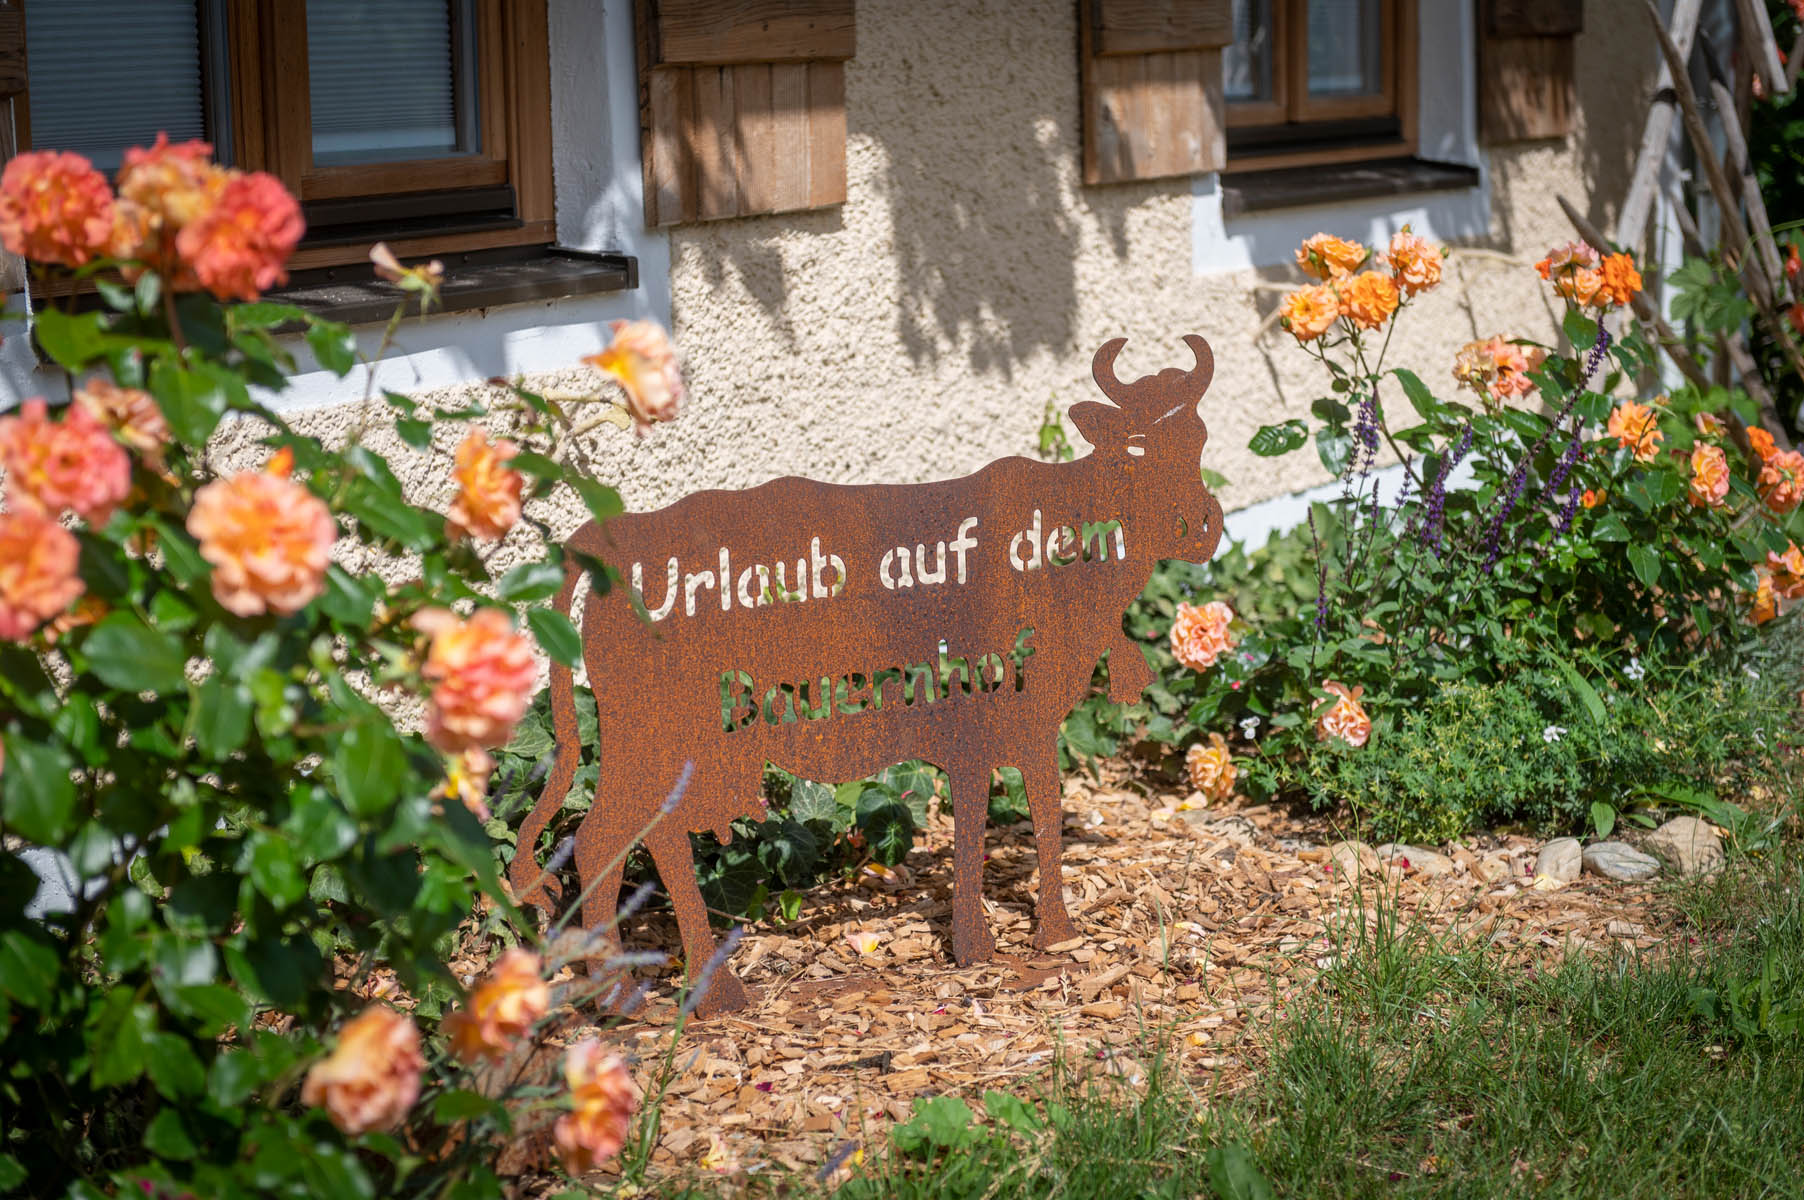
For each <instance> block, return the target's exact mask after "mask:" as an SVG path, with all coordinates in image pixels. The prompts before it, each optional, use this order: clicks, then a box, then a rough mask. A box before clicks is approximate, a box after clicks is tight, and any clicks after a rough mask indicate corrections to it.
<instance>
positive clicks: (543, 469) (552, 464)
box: [507, 450, 564, 479]
mask: <svg viewBox="0 0 1804 1200" xmlns="http://www.w3.org/2000/svg"><path fill="white" fill-rule="evenodd" d="M507 465H508V466H510V467H512V468H513V469H514V470H516V471H519V472H521V473H522V474H525V475H532V476H534V477H536V478H539V479H562V478H563V477H564V468H563V466H562V465H561V464H559V463H558V462H557V461H556V460H554V459H550V458H546V457H545V456H544V455H543V454H534V453H533V452H532V451H530V450H522V451H520V452H519V453H518V454H516V455H514V456H513V457H512V458H510V459H508V460H507Z"/></svg>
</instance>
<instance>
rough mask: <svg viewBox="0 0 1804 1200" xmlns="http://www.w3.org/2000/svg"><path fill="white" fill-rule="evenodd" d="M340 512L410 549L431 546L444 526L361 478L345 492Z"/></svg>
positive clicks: (374, 532)
mask: <svg viewBox="0 0 1804 1200" xmlns="http://www.w3.org/2000/svg"><path fill="white" fill-rule="evenodd" d="M344 509H345V511H346V512H348V513H350V514H351V515H352V516H353V517H356V518H357V519H358V520H359V521H360V522H362V523H363V525H364V527H365V528H367V529H368V530H369V531H370V532H371V533H373V534H375V535H376V536H377V537H384V538H394V539H395V540H396V541H398V542H400V543H401V544H402V545H404V546H406V547H407V548H408V549H410V550H424V549H426V548H428V547H430V546H432V545H434V544H435V543H436V542H437V541H438V532H437V531H438V530H440V529H442V528H443V524H444V523H443V521H440V520H436V519H434V518H430V517H428V515H427V514H426V513H423V512H421V511H420V510H419V509H417V508H415V507H413V506H412V505H411V504H405V503H401V502H399V501H397V500H396V499H395V498H394V497H393V496H389V495H386V494H384V493H383V491H382V489H381V488H379V487H377V486H376V485H375V484H373V483H371V482H370V481H369V480H367V479H363V478H361V477H360V478H358V479H356V480H354V481H352V483H351V486H350V487H349V488H347V489H345V499H344Z"/></svg>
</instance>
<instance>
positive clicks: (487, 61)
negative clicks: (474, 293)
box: [12, 0, 556, 270]
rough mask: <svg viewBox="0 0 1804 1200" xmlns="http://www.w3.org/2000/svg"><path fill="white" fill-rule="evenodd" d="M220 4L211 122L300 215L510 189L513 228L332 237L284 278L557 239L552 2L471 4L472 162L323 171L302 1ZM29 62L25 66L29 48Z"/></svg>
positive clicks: (309, 248)
mask: <svg viewBox="0 0 1804 1200" xmlns="http://www.w3.org/2000/svg"><path fill="white" fill-rule="evenodd" d="M27 2H32V3H54V2H55V0H12V4H13V6H15V7H18V8H20V9H23V7H24V5H25V3H27ZM206 2H207V0H197V3H206ZM223 3H224V9H225V11H224V18H225V29H224V41H225V46H224V47H223V52H224V54H225V56H226V59H227V62H228V89H227V92H228V94H227V95H226V96H225V97H222V98H218V100H219V101H220V102H221V107H220V108H219V109H217V110H214V112H215V113H216V114H217V115H216V117H215V121H214V123H215V125H216V126H217V125H218V124H219V123H220V122H223V125H224V127H225V128H227V129H229V130H230V131H231V138H232V141H231V146H230V150H231V162H232V164H233V165H234V166H237V167H240V168H242V169H245V170H257V171H267V172H269V173H270V174H272V175H275V176H276V177H277V178H279V179H281V180H282V182H283V184H284V185H286V186H287V188H288V190H289V191H290V192H292V193H293V194H294V196H295V198H296V199H298V200H299V201H301V203H302V204H303V205H306V204H308V203H310V202H318V201H343V200H354V199H357V198H361V197H394V196H407V195H412V194H421V193H428V192H440V193H443V192H455V191H458V190H464V189H471V190H474V189H478V188H483V187H489V188H496V187H501V186H506V187H511V188H512V190H513V199H514V205H513V216H512V218H510V219H508V220H506V221H505V222H500V223H497V224H496V225H495V226H494V227H493V228H484V229H479V230H471V231H465V232H461V233H425V234H420V235H415V236H393V237H388V238H383V237H381V236H379V235H377V234H373V233H372V235H371V236H367V237H364V236H359V237H356V238H354V239H341V240H333V239H330V237H329V236H328V237H327V238H324V239H321V240H320V241H316V242H313V243H312V244H310V243H309V241H308V240H305V239H303V241H302V242H301V245H300V248H299V249H298V250H296V252H295V253H294V255H293V257H292V258H291V259H290V260H289V268H290V269H291V270H306V269H308V268H313V267H328V266H342V265H346V264H350V263H358V262H365V261H367V260H368V256H369V250H370V247H371V246H373V245H374V244H375V243H376V242H377V241H384V240H386V241H387V242H388V243H389V245H390V246H391V247H392V248H393V249H394V251H395V253H396V254H398V255H401V256H403V257H405V256H408V255H420V254H454V253H459V252H463V251H470V250H484V249H492V248H496V247H506V246H528V245H541V244H547V245H548V244H550V243H552V242H554V241H555V240H556V220H555V217H556V210H555V195H554V191H553V180H552V161H551V159H552V143H551V41H550V29H549V16H548V13H547V0H474V8H475V20H476V30H475V34H476V55H475V60H476V61H475V69H476V73H477V106H478V114H477V122H478V128H479V129H480V130H481V142H480V145H481V149H480V150H479V151H478V152H476V153H474V154H467V155H458V156H455V157H449V158H421V159H407V160H399V161H394V162H387V163H358V164H348V165H329V166H315V165H314V163H313V161H312V158H313V138H312V119H311V104H312V100H311V96H310V94H309V91H308V72H307V51H306V46H307V27H306V0H223ZM25 53H26V58H27V62H28V63H29V58H30V53H31V47H30V45H29V44H27V45H26V47H25ZM209 86H210V84H209ZM15 100H16V103H15V104H14V113H15V122H16V129H17V133H18V149H19V150H20V151H24V150H29V149H31V148H32V147H31V122H30V108H31V99H30V88H29V84H28V86H27V87H26V89H25V90H24V91H22V92H21V93H19V95H18V96H17V97H15ZM213 101H214V98H212V97H211V96H210V97H209V102H210V103H212V102H213ZM310 234H311V231H310Z"/></svg>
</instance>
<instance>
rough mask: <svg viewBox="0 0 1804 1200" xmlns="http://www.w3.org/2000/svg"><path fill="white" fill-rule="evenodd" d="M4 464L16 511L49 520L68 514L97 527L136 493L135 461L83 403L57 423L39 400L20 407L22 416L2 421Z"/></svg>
mask: <svg viewBox="0 0 1804 1200" xmlns="http://www.w3.org/2000/svg"><path fill="white" fill-rule="evenodd" d="M0 466H4V467H5V468H6V497H7V499H8V500H10V501H12V503H13V505H14V506H15V507H17V508H20V509H24V510H26V511H28V512H36V513H42V514H43V515H45V516H48V517H55V516H59V515H61V514H62V513H63V511H64V510H68V511H70V512H73V513H75V514H76V515H77V516H79V517H81V518H82V519H83V520H84V521H86V522H87V523H88V524H90V525H93V526H96V527H99V526H101V525H104V524H106V521H107V518H108V517H110V516H112V515H113V510H114V509H115V508H117V507H119V504H120V502H121V501H122V500H124V499H125V497H126V494H127V493H128V492H130V491H131V485H132V463H131V459H130V458H129V457H127V455H126V453H125V450H124V449H123V448H122V447H121V446H120V445H119V443H118V442H115V441H114V440H113V437H112V435H111V434H110V433H108V432H107V429H106V426H105V425H102V424H101V423H100V420H99V418H97V417H95V415H94V414H93V413H92V412H90V411H88V409H87V408H85V407H83V406H81V405H72V406H71V407H69V408H67V409H65V410H64V412H63V419H62V420H61V421H52V420H51V419H50V414H49V410H48V409H47V408H46V407H45V405H44V402H43V401H42V400H40V399H36V398H34V399H31V400H27V401H26V402H25V403H24V404H22V405H20V406H19V415H18V416H10V417H0Z"/></svg>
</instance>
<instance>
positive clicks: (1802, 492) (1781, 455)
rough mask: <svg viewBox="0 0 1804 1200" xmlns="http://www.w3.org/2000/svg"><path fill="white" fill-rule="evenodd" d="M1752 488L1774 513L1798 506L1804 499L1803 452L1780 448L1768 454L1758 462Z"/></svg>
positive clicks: (1787, 510)
mask: <svg viewBox="0 0 1804 1200" xmlns="http://www.w3.org/2000/svg"><path fill="white" fill-rule="evenodd" d="M1754 488H1755V490H1756V491H1758V492H1759V493H1760V498H1761V499H1762V500H1763V501H1765V502H1766V506H1767V507H1768V508H1770V509H1772V510H1773V511H1774V512H1776V513H1779V514H1781V515H1783V514H1785V513H1788V512H1790V511H1791V510H1792V509H1794V508H1796V507H1798V501H1799V500H1800V499H1804V454H1799V453H1798V452H1797V451H1796V450H1780V451H1775V452H1774V453H1772V454H1770V455H1768V456H1767V457H1766V460H1765V461H1764V462H1762V463H1761V464H1760V477H1759V478H1758V479H1756V480H1755V481H1754Z"/></svg>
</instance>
